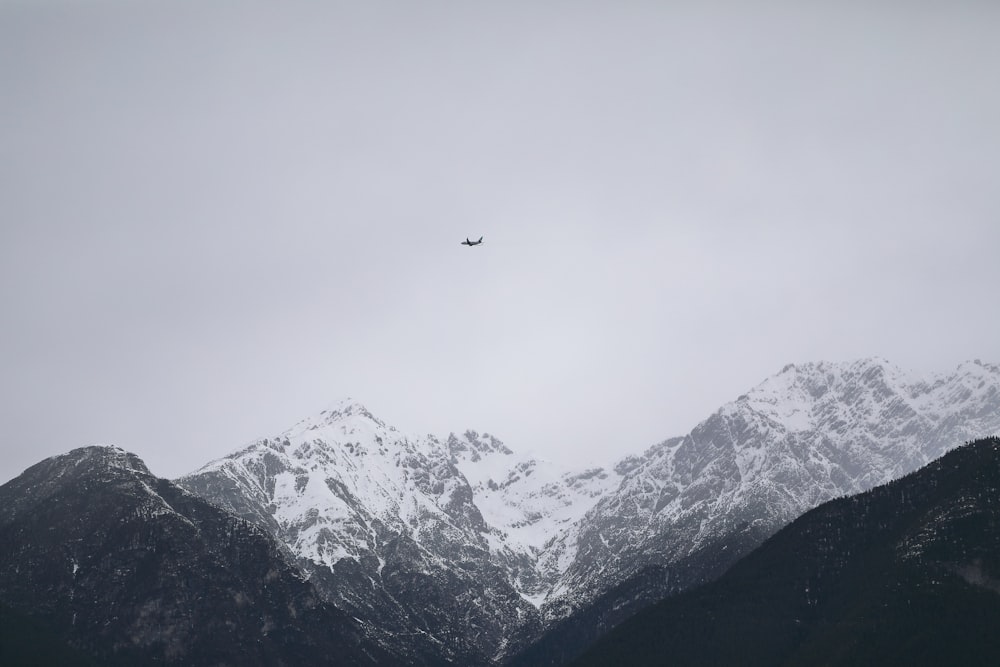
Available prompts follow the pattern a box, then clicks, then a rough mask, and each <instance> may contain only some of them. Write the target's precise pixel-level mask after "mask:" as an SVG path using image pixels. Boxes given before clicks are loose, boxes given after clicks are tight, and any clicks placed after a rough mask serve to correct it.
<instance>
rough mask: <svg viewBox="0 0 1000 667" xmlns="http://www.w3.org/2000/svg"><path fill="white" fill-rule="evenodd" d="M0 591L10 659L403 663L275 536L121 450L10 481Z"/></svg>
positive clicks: (4, 653)
mask: <svg viewBox="0 0 1000 667" xmlns="http://www.w3.org/2000/svg"><path fill="white" fill-rule="evenodd" d="M0 600H2V605H0V619H2V620H3V626H4V628H3V632H2V633H0V636H2V638H3V643H2V644H0V662H2V663H3V664H46V663H47V664H70V665H88V664H101V665H134V664H153V663H155V664H183V665H241V666H242V665H300V664H317V665H322V664H338V665H345V664H346V665H376V664H377V665H396V664H404V662H407V661H405V660H404V659H403V658H396V657H394V656H393V655H391V654H389V653H387V652H386V651H385V650H383V649H382V648H381V647H380V646H379V644H378V643H377V642H376V641H375V640H374V639H373V636H372V633H371V632H370V631H369V629H368V628H366V627H365V626H364V625H363V624H361V623H359V622H358V621H357V620H356V619H354V618H352V617H350V616H348V615H347V614H345V613H343V612H341V611H339V610H337V609H335V608H333V607H332V606H330V605H327V604H325V603H324V602H323V601H322V600H321V599H320V597H319V596H318V595H317V594H316V592H315V590H314V589H313V588H312V587H311V586H310V585H309V584H308V583H306V582H304V581H303V580H302V578H301V577H300V575H299V574H298V572H297V571H296V570H295V569H294V568H292V567H291V566H289V565H288V564H287V563H286V561H285V559H284V558H283V557H282V554H281V551H280V548H279V546H278V545H277V544H276V543H275V541H274V539H273V538H272V537H271V536H270V535H268V534H266V533H265V532H264V531H261V530H259V529H258V528H256V527H255V526H253V525H251V524H249V523H248V522H246V521H244V520H241V519H238V518H235V517H233V516H231V515H229V514H227V513H225V512H223V511H221V510H219V509H217V508H216V507H214V506H212V505H210V504H208V503H206V502H205V501H204V500H202V499H200V498H197V497H196V496H193V495H191V494H189V493H187V492H186V491H184V490H182V489H181V488H179V487H177V486H176V485H174V484H172V483H171V482H169V481H167V480H163V479H159V478H156V477H154V476H153V475H152V474H150V472H149V470H147V469H146V466H145V465H144V464H143V463H142V461H141V460H140V459H139V458H138V457H136V456H135V455H133V454H129V453H127V452H125V451H123V450H121V449H118V448H114V447H86V448H82V449H77V450H74V451H72V452H69V453H68V454H65V455H62V456H57V457H53V458H50V459H46V460H45V461H42V462H41V463H38V464H36V465H34V466H32V467H31V468H29V469H28V470H26V471H25V472H24V473H23V474H21V475H20V476H19V477H17V478H15V479H13V480H11V481H10V482H8V483H6V484H4V485H3V486H0ZM33 644H34V645H33Z"/></svg>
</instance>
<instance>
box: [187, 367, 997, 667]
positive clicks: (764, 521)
mask: <svg viewBox="0 0 1000 667" xmlns="http://www.w3.org/2000/svg"><path fill="white" fill-rule="evenodd" d="M998 432H1000V369H998V368H997V367H996V366H992V365H989V364H984V363H981V362H978V361H977V362H968V363H964V364H962V365H961V366H959V367H958V368H957V369H956V370H955V371H954V372H952V373H947V374H942V375H937V376H930V377H927V378H923V377H919V376H916V375H913V374H910V373H906V372H904V371H902V370H900V369H898V368H897V367H895V366H893V365H891V364H889V363H888V362H886V361H884V360H881V359H865V360H860V361H856V362H849V363H810V364H799V365H789V366H787V367H786V368H785V369H783V370H782V371H781V372H780V373H778V374H777V375H775V376H773V377H771V378H768V379H767V380H765V381H764V382H763V383H762V384H760V385H759V386H757V387H755V388H754V389H752V390H751V391H749V392H747V394H745V395H743V396H740V397H739V398H737V399H736V400H735V401H733V402H731V403H729V404H726V405H724V406H722V408H720V409H719V410H718V411H717V412H716V413H714V414H713V415H711V416H709V417H708V419H706V420H704V421H703V422H701V423H700V424H698V425H697V426H696V427H695V428H694V429H693V430H692V431H691V432H690V433H689V434H687V435H686V436H682V437H677V438H671V439H668V440H665V441H663V442H661V443H659V444H657V445H654V446H653V447H651V448H649V449H648V450H647V451H646V452H644V453H643V454H641V455H639V456H630V457H626V458H624V459H622V460H621V461H619V462H618V463H617V464H615V465H613V466H610V467H608V468H599V467H598V468H591V469H581V470H576V471H566V470H561V469H559V468H557V467H556V466H553V465H552V464H549V463H545V462H541V461H537V460H532V459H527V458H523V457H518V456H517V455H516V454H514V453H513V452H512V451H511V450H510V449H509V448H507V447H506V446H505V445H504V444H503V443H501V442H500V441H499V440H497V439H496V438H494V437H493V436H490V435H488V434H480V433H477V432H475V431H466V432H464V433H462V434H460V435H456V434H451V435H449V436H447V437H441V438H438V437H434V436H427V437H422V438H413V437H410V436H407V435H404V434H403V433H401V432H399V431H397V430H396V429H395V428H394V427H392V426H390V425H388V424H386V423H385V422H383V421H382V420H381V419H379V418H377V417H375V416H374V415H372V414H371V413H370V412H369V411H368V410H367V409H366V408H365V407H364V406H363V405H361V404H359V403H357V402H354V401H350V400H348V401H344V402H342V403H339V404H336V405H334V406H332V407H331V408H330V409H328V410H325V411H323V412H322V413H320V414H319V415H317V416H315V417H312V418H309V419H306V420H303V421H302V422H300V423H299V424H297V425H296V426H294V427H293V428H291V429H288V430H287V431H284V432H282V433H279V434H276V435H274V436H270V437H267V438H262V439H261V440H258V441H256V442H253V443H251V444H250V445H249V446H247V447H245V448H243V449H241V450H239V451H237V452H235V453H233V454H232V455H230V456H228V457H225V458H223V459H220V460H218V461H214V462H212V463H210V464H208V465H207V466H205V467H204V468H202V469H200V470H198V471H196V472H194V473H192V474H190V475H188V476H185V477H183V478H181V479H179V480H177V483H178V484H179V485H181V486H183V487H184V488H186V489H188V490H189V491H191V492H192V493H195V494H198V495H199V496H201V497H203V498H205V499H207V500H209V501H210V502H212V503H214V504H216V505H218V506H220V507H222V508H224V509H226V510H228V511H231V512H233V513H235V514H236V515H237V516H240V517H243V518H245V519H247V520H249V521H251V522H253V523H254V524H255V525H257V526H259V527H261V528H263V529H265V530H267V531H268V532H270V533H271V534H272V535H274V536H275V537H276V538H277V539H278V541H279V542H280V543H281V544H282V545H284V550H285V552H286V554H287V556H288V557H289V559H290V560H291V562H293V563H295V565H296V567H297V568H298V569H299V570H300V571H301V572H302V573H303V574H304V576H307V577H308V578H309V581H310V582H311V583H312V584H314V585H315V587H316V589H317V591H318V592H319V593H320V595H321V596H322V597H323V598H324V599H325V600H327V601H329V602H331V603H333V604H335V605H336V606H338V607H340V608H342V609H344V610H346V611H348V612H349V613H351V614H353V615H355V616H357V617H358V618H361V619H363V620H364V621H365V622H367V623H369V624H370V625H371V626H373V627H377V628H381V629H383V630H385V631H386V632H388V633H390V634H391V635H394V636H397V637H405V638H406V642H407V644H408V646H410V647H411V648H412V649H413V650H417V651H419V653H420V655H423V656H425V657H426V659H427V660H433V659H435V656H436V659H439V660H444V661H451V662H454V663H457V664H465V665H480V664H483V665H485V664H492V663H495V662H497V661H509V662H511V663H512V664H514V665H557V664H562V663H563V662H564V661H565V660H567V659H570V658H572V657H573V656H575V655H577V654H578V653H579V652H580V651H582V650H583V649H584V648H585V647H586V646H587V645H588V644H590V643H591V642H593V641H594V640H595V639H596V638H597V637H599V636H600V635H601V634H602V633H604V632H606V631H607V630H609V629H610V628H612V627H614V626H615V625H616V624H618V623H620V622H621V621H623V620H624V619H626V618H628V617H629V616H631V615H632V614H634V613H635V612H636V611H638V610H639V609H641V608H643V607H644V606H646V605H649V604H652V603H654V602H657V601H659V600H660V599H662V598H664V597H666V596H668V595H672V594H674V593H677V592H680V591H683V590H686V589H688V588H690V587H692V586H695V585H698V584H700V583H704V582H706V581H710V580H712V579H714V578H716V577H718V576H719V575H721V574H722V573H723V572H725V571H726V569H727V568H728V567H730V566H731V565H732V564H733V563H734V562H736V560H738V559H739V558H740V557H742V556H743V555H745V554H747V553H749V552H750V551H751V550H752V549H754V548H755V547H757V546H758V545H760V544H761V543H762V542H763V541H764V540H765V539H766V538H767V537H769V536H770V535H772V534H774V533H775V532H776V531H777V530H778V529H780V528H781V527H782V526H784V525H785V524H787V523H788V522H790V521H791V520H793V519H794V518H796V517H797V516H799V515H800V514H802V513H803V512H805V511H807V510H809V509H810V508H813V507H815V506H817V505H819V504H820V503H822V502H825V501H827V500H830V499H832V498H835V497H839V496H842V495H846V494H851V493H857V492H860V491H864V490H866V489H869V488H871V487H873V486H875V485H878V484H882V483H885V482H887V481H889V480H891V479H894V478H896V477H899V476H901V475H903V474H906V473H908V472H910V471H912V470H914V469H916V468H918V467H919V466H921V465H924V464H926V463H927V462H929V461H931V460H933V459H935V458H937V457H938V456H940V455H941V454H942V453H943V452H944V451H945V450H947V449H948V448H950V447H951V446H953V443H957V442H962V441H965V440H969V439H972V438H976V437H981V436H984V435H989V434H995V433H998Z"/></svg>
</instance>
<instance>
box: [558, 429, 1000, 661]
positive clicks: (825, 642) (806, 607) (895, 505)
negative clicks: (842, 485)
mask: <svg viewBox="0 0 1000 667" xmlns="http://www.w3.org/2000/svg"><path fill="white" fill-rule="evenodd" d="M997 627H1000V439H997V438H990V439H985V440H981V441H978V442H974V443H971V444H968V445H965V446H963V447H960V448H958V449H957V450H955V451H952V452H950V453H948V454H946V455H945V456H943V457H942V458H940V459H939V460H937V461H935V462H933V463H931V464H929V465H927V466H926V467H924V468H923V469H921V470H920V471H919V472H916V473H913V474H910V475H908V476H907V477H905V478H903V479H900V480H897V481H895V482H892V483H890V484H887V485H884V486H880V487H877V488H875V489H873V490H871V491H868V492H866V493H863V494H859V495H855V496H851V497H849V498H842V499H838V500H834V501H831V502H828V503H826V504H824V505H822V506H820V507H819V508H817V509H814V510H812V511H810V512H808V513H806V514H805V515H803V516H802V517H800V518H799V519H797V520H796V521H795V522H793V523H792V524H791V525H789V526H787V527H786V528H784V529H783V530H782V531H780V532H779V533H778V534H776V535H775V536H774V537H772V538H771V539H769V540H768V541H766V542H765V543H764V544H763V545H762V546H761V547H760V548H759V549H757V550H756V551H754V552H753V553H751V554H750V555H748V556H747V557H746V558H744V559H742V560H741V561H739V562H738V563H737V564H736V565H734V566H733V567H732V569H730V570H729V571H728V572H727V573H726V574H725V575H723V576H722V577H721V578H720V579H718V580H716V581H715V582H712V583H710V584H707V585H705V586H703V587H701V588H697V589H695V590H691V591H688V592H686V593H683V594H680V595H677V596H674V597H672V598H669V599H667V600H665V601H663V602H661V603H659V604H657V605H656V606H654V607H652V608H650V609H647V610H645V611H643V612H641V613H640V614H638V615H636V616H635V617H634V618H633V619H631V620H630V621H628V622H626V623H624V624H623V625H621V626H620V627H619V628H618V629H616V630H614V631H613V632H612V633H610V634H609V635H608V636H606V637H605V638H603V639H602V640H601V641H600V642H598V644H597V645H595V646H594V647H593V648H592V649H591V650H590V651H588V652H587V653H586V654H585V655H584V656H583V657H582V658H581V659H580V660H578V661H577V662H575V663H574V665H579V667H596V666H598V665H622V664H628V665H635V666H637V667H641V666H642V665H663V664H670V665H677V666H679V667H682V666H683V665H699V666H702V665H730V664H740V665H747V666H753V665H768V666H770V665H785V666H788V667H793V666H802V667H805V666H811V665H817V666H818V665H828V666H831V667H836V666H839V665H845V666H846V665H883V664H898V665H946V664H952V665H983V666H986V665H996V664H1000V634H998V633H997V632H996V629H997Z"/></svg>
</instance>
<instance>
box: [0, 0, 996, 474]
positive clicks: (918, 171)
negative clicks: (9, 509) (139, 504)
mask: <svg viewBox="0 0 1000 667" xmlns="http://www.w3.org/2000/svg"><path fill="white" fill-rule="evenodd" d="M997 34H1000V4H998V3H996V2H986V1H983V2H906V3H903V2H856V3H855V2H837V3H834V2H828V3H820V2H812V3H808V2H806V3H804V2H788V3H777V2H739V3H737V2H733V3H728V4H727V3H711V2H708V3H706V2H690V3H687V2H645V1H638V0H637V1H635V2H617V1H616V2H610V1H608V2H527V1H525V2H490V3H486V2H464V1H463V2H427V1H425V2H318V1H305V0H282V1H281V2H277V1H274V2H263V1H254V0H239V1H235V0H233V1H228V0H224V1H218V0H216V1H212V0H209V1H207V2H193V1H180V0H173V1H169V2H168V1H162V0H153V1H151V2H117V1H112V0H107V1H103V2H102V1H97V0H89V1H88V0H76V1H68V0H67V1H65V2H55V1H45V0H33V1H31V2H28V1H24V2H12V1H11V0H0V225H2V226H0V278H2V282H0V314H2V327H0V426H2V429H3V438H2V440H0V448H2V454H3V458H2V462H0V481H4V480H7V479H9V478H11V477H13V476H15V475H16V474H18V473H19V472H20V471H21V470H23V469H24V468H25V467H27V466H28V465H30V464H32V463H34V462H36V461H38V460H40V459H41V458H43V457H45V456H49V455H52V454H56V453H60V452H64V451H67V450H69V449H71V448H73V447H77V446H81V445H85V444H90V443H93V442H109V443H114V444H117V445H120V446H122V447H124V448H126V449H129V450H131V451H134V452H136V453H138V454H139V455H140V456H142V457H143V458H144V459H145V460H146V461H147V463H148V464H149V466H150V467H151V469H152V470H153V472H155V473H157V474H160V475H163V476H170V477H172V476H176V475H179V474H182V473H184V472H187V471H189V470H192V469H194V468H196V467H198V466H200V465H201V464H203V463H205V462H207V461H208V460H210V459H212V458H217V457H219V456H222V455H224V454H226V453H228V452H230V451H232V450H233V449H235V448H237V447H239V446H240V445H242V444H243V443H244V442H246V441H248V440H250V439H252V438H255V437H258V436H263V435H270V434H273V433H275V432H277V431H279V430H281V429H284V428H285V427H287V426H290V425H291V424H292V423H294V422H295V421H297V420H298V419H299V418H301V417H303V416H306V415H307V414H311V413H314V412H316V411H318V410H320V409H322V408H323V407H324V406H325V405H326V404H328V403H330V402H332V401H334V400H337V399H338V398H341V397H343V396H348V395H349V396H354V397H355V398H357V399H359V400H361V401H362V402H364V403H365V404H366V405H368V406H369V408H370V409H371V410H372V411H373V412H375V413H376V414H378V415H380V416H381V417H383V418H384V419H385V420H387V421H388V422H390V423H392V424H394V425H396V426H397V427H398V428H400V429H402V430H404V431H406V432H410V433H414V434H420V433H425V432H435V433H441V434H445V433H447V432H448V431H450V430H463V429H466V428H474V429H477V430H480V431H488V432H490V433H493V434H495V435H496V436H498V437H500V438H501V439H503V440H504V441H505V442H507V443H508V445H510V446H511V447H512V448H514V449H515V450H520V451H527V450H533V451H536V452H538V453H540V454H542V455H545V456H548V457H549V458H552V459H555V460H564V461H570V462H578V461H581V460H583V459H586V458H592V459H596V460H611V459H614V458H617V457H618V456H620V455H622V454H625V453H631V452H637V451H640V450H642V449H643V448H645V447H646V446H648V445H650V444H652V443H654V442H657V441H659V440H661V439H663V438H666V437H669V436H673V435H678V434H682V433H684V432H686V431H687V430H688V429H690V427H691V426H693V425H694V424H695V423H697V422H698V421H700V420H701V419H702V418H704V417H706V416H707V415H708V414H709V413H710V412H711V411H713V410H714V409H715V408H717V407H718V406H719V405H721V404H722V403H724V402H726V401H729V400H732V399H733V398H735V397H736V396H737V395H739V394H740V393H743V392H744V391H746V390H747V389H749V388H750V387H751V386H753V385H755V384H757V383H758V382H760V381H761V380H763V379H764V377H766V376H767V375H770V374H772V373H774V372H777V371H778V370H780V368H781V367H782V366H783V365H784V364H786V363H788V362H796V361H810V360H831V361H837V360H844V359H853V358H857V357H865V356H872V355H879V356H883V357H886V358H888V359H890V360H891V361H893V362H895V363H897V364H899V365H901V366H904V367H909V368H914V369H918V370H949V369H951V368H952V367H954V366H955V365H956V364H958V363H959V362H960V361H962V360H965V359H971V358H977V357H979V358H982V359H984V360H990V361H993V362H997V361H1000V337H998V330H1000V326H998V325H1000V310H998V308H997V303H998V301H997V296H996V293H997V286H998V285H1000V261H998V260H997V257H998V248H1000V187H998V184H997V183H996V180H997V175H998V174H1000V122H998V120H997V119H1000V83H998V82H1000V40H998V39H996V36H997ZM480 235H484V236H485V237H486V238H485V243H484V245H482V246H481V247H477V248H465V247H462V246H460V245H459V241H461V240H463V239H464V238H465V237H466V236H471V237H478V236H480Z"/></svg>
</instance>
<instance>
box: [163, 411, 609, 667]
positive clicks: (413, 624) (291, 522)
mask: <svg viewBox="0 0 1000 667" xmlns="http://www.w3.org/2000/svg"><path fill="white" fill-rule="evenodd" d="M616 479H617V475H616V474H614V473H608V472H606V471H603V470H601V469H592V470H585V471H581V472H579V473H577V474H565V473H560V472H559V471H558V470H556V469H555V468H554V467H553V466H552V465H551V464H548V463H545V462H541V461H537V460H532V459H527V460H521V459H518V458H517V457H515V456H514V455H513V453H512V452H511V451H510V450H509V449H508V448H507V447H505V446H504V445H503V443H501V442H500V441H499V440H497V439H496V438H494V437H492V436H490V435H489V434H479V433H476V432H474V431H466V432H465V433H463V434H461V435H455V434H452V435H449V436H448V437H447V438H441V439H439V438H435V437H433V436H427V437H424V438H410V437H408V436H406V435H404V434H402V433H401V432H399V431H397V430H396V429H395V428H394V427H392V426H389V425H387V424H386V423H384V422H383V421H382V420H380V419H379V418H377V417H375V416H374V415H372V414H371V413H370V412H369V411H368V410H367V409H365V407H364V406H362V405H361V404H360V403H357V402H356V401H353V400H350V399H348V400H345V401H342V402H340V403H338V404H336V405H334V406H332V407H331V408H329V409H327V410H323V411H322V412H321V413H320V414H319V415H317V416H316V417H313V418H308V419H305V420H303V421H301V422H299V423H298V424H296V425H295V426H294V427H292V428H291V429H288V430H287V431H285V432H283V433H280V434H278V435H276V436H274V437H268V438H264V439H261V440H259V441H257V442H254V443H252V444H251V445H249V446H248V447H246V448H244V449H242V450H240V451H238V452H236V453H234V454H232V455H230V456H228V457H226V458H223V459H220V460H217V461H213V462H212V463H209V464H208V465H207V466H205V467H204V468H202V469H201V470H198V471H197V472H195V473H193V474H191V475H188V476H185V477H183V478H181V479H179V480H177V482H178V484H180V485H181V486H183V487H185V488H187V489H188V490H190V491H192V492H194V493H197V494H199V495H201V496H203V497H205V498H207V499H209V500H211V501H212V502H214V503H215V504H216V505H219V506H221V507H223V508H225V509H227V510H229V511H231V512H233V513H235V514H237V515H238V516H241V517H244V518H247V519H249V520H251V521H253V522H254V523H256V524H257V525H260V526H262V527H264V528H266V529H267V530H269V531H270V532H272V533H273V534H274V535H275V536H276V537H277V538H278V539H279V540H280V541H281V542H282V543H283V544H285V545H286V547H287V549H288V553H289V554H290V555H291V556H292V557H293V559H294V561H295V562H296V563H297V564H298V565H299V567H300V568H301V569H302V570H303V571H304V572H306V573H307V574H308V575H309V576H310V580H311V582H312V583H313V584H314V585H315V586H316V587H317V589H318V590H319V591H320V593H321V594H323V595H324V596H325V597H326V598H327V599H328V600H331V601H333V602H334V603H336V604H337V605H338V606H340V607H341V608H344V609H347V610H349V611H351V612H352V613H355V614H357V615H358V616H359V617H360V618H363V619H365V620H366V621H369V622H371V623H373V624H375V625H377V626H378V627H380V628H384V629H388V630H390V631H391V632H393V633H395V634H397V635H400V634H402V635H411V636H412V637H413V641H414V642H416V643H424V644H426V646H425V650H426V651H428V652H434V651H438V652H440V653H441V654H442V655H443V656H444V657H446V658H448V659H451V660H454V661H456V662H461V663H463V664H485V663H488V662H490V661H492V660H494V659H495V658H496V657H497V656H499V655H501V654H502V653H504V652H505V651H507V650H508V648H507V646H506V642H507V640H508V639H509V638H510V637H511V636H512V633H513V630H514V628H517V627H522V626H528V627H531V626H537V624H538V620H539V615H538V610H537V604H538V602H540V600H541V598H542V597H544V595H545V593H546V592H547V591H548V590H549V589H550V588H551V586H552V583H553V582H554V580H555V577H556V576H558V574H559V572H558V571H556V570H554V569H552V568H548V569H545V568H539V567H538V561H539V558H540V555H541V553H542V551H543V550H544V549H545V546H546V542H547V541H548V540H550V539H551V538H552V535H553V534H554V533H555V532H557V531H559V530H561V529H565V528H568V527H569V526H571V525H573V524H574V523H575V522H576V521H577V520H578V519H579V518H580V517H581V516H582V515H583V513H585V512H586V510H587V509H589V508H590V507H592V506H593V505H594V504H595V503H596V502H597V501H598V500H599V499H600V498H601V497H602V496H603V495H604V494H605V493H606V492H607V490H608V489H609V488H610V487H612V486H614V485H615V482H616Z"/></svg>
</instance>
